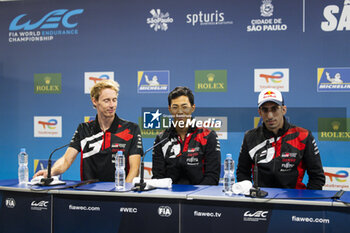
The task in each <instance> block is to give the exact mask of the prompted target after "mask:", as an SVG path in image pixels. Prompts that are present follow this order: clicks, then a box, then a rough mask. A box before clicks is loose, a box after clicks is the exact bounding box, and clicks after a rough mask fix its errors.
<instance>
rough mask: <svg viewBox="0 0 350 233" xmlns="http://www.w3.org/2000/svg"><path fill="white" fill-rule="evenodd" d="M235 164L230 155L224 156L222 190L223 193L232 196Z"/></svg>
mask: <svg viewBox="0 0 350 233" xmlns="http://www.w3.org/2000/svg"><path fill="white" fill-rule="evenodd" d="M234 166H235V163H234V161H233V159H232V155H231V154H227V155H226V159H225V161H224V172H225V174H224V189H223V191H224V192H225V193H226V194H228V195H232V185H233V184H234V183H235V175H234V171H235V167H234Z"/></svg>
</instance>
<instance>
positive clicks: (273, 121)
mask: <svg viewBox="0 0 350 233" xmlns="http://www.w3.org/2000/svg"><path fill="white" fill-rule="evenodd" d="M258 107H259V108H258V112H259V115H260V117H261V118H262V120H263V125H262V126H259V127H257V128H255V129H252V130H249V131H247V132H246V133H245V135H244V139H243V143H242V147H241V152H240V155H239V159H238V166H237V181H238V182H240V181H243V180H251V179H252V168H253V167H254V161H257V166H258V174H259V175H258V184H256V185H257V186H259V187H271V188H295V189H305V188H307V189H322V186H323V185H324V183H325V176H324V171H323V167H322V163H321V158H320V153H319V151H318V148H317V145H316V141H315V139H314V137H313V136H312V134H311V132H310V131H309V130H307V129H304V128H301V127H298V126H295V125H292V124H290V123H289V122H288V121H287V120H286V118H285V117H284V115H285V114H286V112H287V106H285V105H284V100H283V97H282V94H281V92H279V91H278V90H275V89H265V90H263V91H262V92H261V93H260V94H259V99H258ZM305 171H307V173H308V176H309V181H308V183H307V185H305V184H303V183H302V180H303V177H304V174H305Z"/></svg>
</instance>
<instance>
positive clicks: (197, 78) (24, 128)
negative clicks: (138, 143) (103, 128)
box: [0, 0, 350, 189]
mask: <svg viewBox="0 0 350 233" xmlns="http://www.w3.org/2000/svg"><path fill="white" fill-rule="evenodd" d="M0 31H1V37H0V46H1V47H0V48H1V53H0V84H1V85H0V93H1V99H0V101H1V106H2V110H1V113H0V120H1V122H2V123H1V131H2V133H1V140H0V143H1V146H0V148H1V149H0V161H1V163H0V179H8V178H16V177H17V166H18V165H17V154H18V152H19V149H20V148H21V147H25V148H27V152H28V153H29V156H30V161H29V165H30V171H31V172H30V175H33V170H34V169H38V167H37V166H38V164H40V163H38V161H36V163H35V165H34V160H35V159H38V160H45V159H47V158H48V155H49V153H50V152H51V151H52V150H53V149H55V148H57V147H59V146H61V145H64V144H67V143H68V142H69V141H70V139H71V137H72V135H73V133H74V131H75V129H76V127H77V126H78V124H79V123H81V122H83V121H88V120H92V119H94V118H95V113H96V111H95V110H94V109H93V107H92V104H91V102H90V97H89V88H90V87H91V86H92V85H93V84H94V83H96V82H98V81H99V80H101V79H114V80H117V81H118V82H119V83H120V95H119V100H118V108H117V114H118V115H119V116H120V117H122V118H125V119H127V120H130V121H134V122H138V123H139V125H140V127H141V130H142V136H143V145H144V148H149V147H150V146H151V145H152V143H153V140H154V137H155V135H156V134H157V133H159V132H160V131H161V130H162V129H164V128H166V127H167V124H168V123H169V122H168V117H169V113H168V111H167V95H168V93H169V91H171V90H172V89H173V88H175V87H176V86H188V87H189V88H191V89H192V90H193V91H194V95H195V104H196V106H197V110H196V112H195V117H197V119H199V120H202V122H203V123H204V124H205V126H210V127H212V128H214V129H215V130H217V132H218V135H219V138H220V143H221V149H222V154H223V156H222V159H223V158H224V155H225V154H226V153H232V154H233V158H234V160H235V161H237V159H238V154H239V150H240V145H241V142H242V139H243V136H244V132H245V131H246V130H248V129H251V128H254V127H256V126H257V125H259V124H261V119H260V118H259V115H258V114H257V96H258V93H259V92H260V91H261V90H262V89H263V88H266V87H274V88H277V89H279V90H280V91H282V92H283V95H284V97H285V103H286V105H287V107H288V112H287V118H288V119H289V121H291V122H292V123H294V124H297V125H299V126H302V127H305V128H308V129H310V130H311V131H312V132H313V135H314V136H315V138H316V141H317V144H318V147H319V150H320V153H321V157H322V162H323V165H324V166H325V171H326V175H327V188H329V189H332V188H333V189H339V188H349V182H350V178H349V177H348V175H349V172H350V169H349V167H350V160H349V154H350V153H349V152H350V147H349V140H350V133H349V120H348V114H349V107H350V103H349V91H350V62H349V61H350V45H349V36H350V1H349V0H346V1H343V0H325V1H318V0H296V1H287V0H263V1H262V0H249V1H239V0H216V1H210V0H192V1H187V0H186V1H185V0H178V1H164V0H150V1H142V0H129V1H121V0H100V1H93V0H75V1H66V0H59V1H39V0H36V1H31V0H26V1H1V2H0ZM63 152H64V151H61V152H57V154H55V155H54V157H55V158H58V157H60V156H61V155H62V154H63ZM151 157H152V156H151V154H148V155H147V157H146V161H147V162H150V161H151ZM79 163H80V159H79V158H78V159H76V161H75V162H74V164H73V165H72V167H71V168H70V169H69V170H68V171H67V172H66V173H65V174H64V175H63V178H65V179H80V176H79Z"/></svg>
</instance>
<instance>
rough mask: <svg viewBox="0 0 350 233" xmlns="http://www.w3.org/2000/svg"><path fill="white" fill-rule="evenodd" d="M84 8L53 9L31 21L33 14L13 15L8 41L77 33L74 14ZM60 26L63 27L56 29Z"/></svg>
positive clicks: (39, 38)
mask: <svg viewBox="0 0 350 233" xmlns="http://www.w3.org/2000/svg"><path fill="white" fill-rule="evenodd" d="M83 12H84V9H76V10H71V11H69V10H68V9H58V10H53V11H51V12H49V13H47V14H46V15H45V16H43V17H42V18H41V19H40V20H38V21H36V22H32V18H31V17H33V16H30V17H28V15H27V14H21V15H18V16H17V17H15V18H14V19H13V20H12V22H11V23H10V26H9V42H40V41H51V40H53V39H54V36H58V35H77V34H78V30H77V29H75V28H76V27H77V25H78V23H77V22H76V21H75V20H74V16H76V15H80V14H82V13H83ZM59 26H62V27H63V28H64V29H62V30H61V29H58V28H59Z"/></svg>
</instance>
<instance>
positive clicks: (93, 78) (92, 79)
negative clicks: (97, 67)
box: [84, 71, 114, 94]
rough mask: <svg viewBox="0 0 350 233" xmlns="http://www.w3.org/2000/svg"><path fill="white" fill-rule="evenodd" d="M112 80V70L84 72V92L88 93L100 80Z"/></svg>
mask: <svg viewBox="0 0 350 233" xmlns="http://www.w3.org/2000/svg"><path fill="white" fill-rule="evenodd" d="M106 79H110V80H114V72H111V71H110V72H85V73H84V93H85V94H90V90H91V88H92V86H93V85H95V84H96V83H97V82H100V81H102V80H106Z"/></svg>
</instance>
